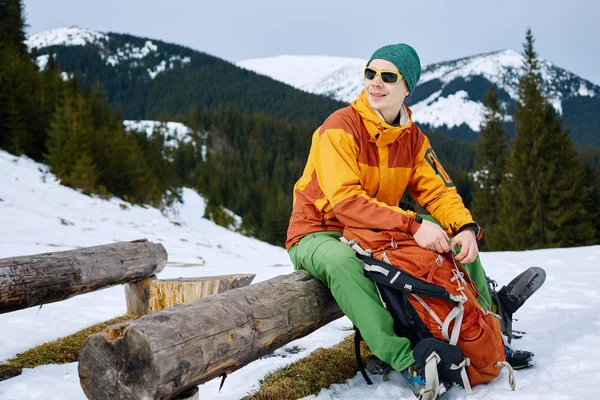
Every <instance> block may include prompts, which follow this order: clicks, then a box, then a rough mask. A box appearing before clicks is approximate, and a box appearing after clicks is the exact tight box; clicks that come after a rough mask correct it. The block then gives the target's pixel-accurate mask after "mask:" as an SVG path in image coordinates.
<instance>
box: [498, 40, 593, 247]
mask: <svg viewBox="0 0 600 400" xmlns="http://www.w3.org/2000/svg"><path fill="white" fill-rule="evenodd" d="M533 43H534V38H533V34H532V33H531V30H528V31H527V34H526V41H525V43H524V46H523V48H524V76H523V78H522V79H521V81H520V83H519V95H520V100H519V101H518V102H517V105H516V114H515V123H516V139H515V140H514V142H513V143H512V157H511V158H510V160H509V162H508V168H507V173H506V174H505V175H504V177H503V178H504V179H503V181H502V183H501V185H500V196H501V203H500V218H501V224H502V231H503V236H502V237H503V242H502V247H503V248H508V249H514V250H520V249H531V248H543V247H561V246H572V245H582V244H587V243H589V241H590V240H591V238H592V237H593V232H592V229H591V223H590V221H589V218H588V216H587V214H586V212H585V207H584V202H585V199H586V197H587V196H586V193H585V190H584V186H583V169H582V167H581V165H580V163H579V160H578V157H577V153H576V152H575V149H574V148H573V145H572V143H571V139H570V137H569V135H568V132H566V131H564V130H562V128H561V124H560V120H559V119H558V117H557V115H556V112H555V111H554V109H553V108H552V106H551V105H550V104H549V102H548V101H547V99H545V98H544V96H543V95H542V93H543V81H542V79H541V77H540V71H539V65H538V59H537V54H536V52H535V50H534V48H533Z"/></svg>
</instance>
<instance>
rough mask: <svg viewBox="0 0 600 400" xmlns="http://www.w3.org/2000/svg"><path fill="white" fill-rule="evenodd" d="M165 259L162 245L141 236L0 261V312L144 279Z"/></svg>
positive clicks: (161, 265)
mask: <svg viewBox="0 0 600 400" xmlns="http://www.w3.org/2000/svg"><path fill="white" fill-rule="evenodd" d="M166 263H167V251H166V250H165V248H164V247H163V246H162V245H161V244H154V243H152V242H148V241H146V240H140V241H134V242H121V243H114V244H108V245H103V246H94V247H86V248H82V249H77V250H70V251H62V252H57V253H45V254H37V255H33V256H23V257H12V258H4V259H0V289H1V290H0V313H5V312H10V311H15V310H19V309H22V308H27V307H32V306H37V305H40V304H46V303H52V302H55V301H59V300H64V299H68V298H69V297H73V296H75V295H78V294H82V293H88V292H93V291H94V290H98V289H102V288H105V287H109V286H113V285H119V284H122V283H126V282H133V281H137V280H140V279H144V278H146V277H148V276H151V275H154V274H157V273H158V272H160V271H162V269H163V268H164V267H165V265H166Z"/></svg>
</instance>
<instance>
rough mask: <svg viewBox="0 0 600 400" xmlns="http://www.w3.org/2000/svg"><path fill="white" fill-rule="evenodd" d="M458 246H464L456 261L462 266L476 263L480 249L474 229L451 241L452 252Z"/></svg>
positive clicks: (460, 234)
mask: <svg viewBox="0 0 600 400" xmlns="http://www.w3.org/2000/svg"><path fill="white" fill-rule="evenodd" d="M417 232H418V231H417ZM456 246H462V248H461V249H460V253H458V254H457V255H456V256H455V257H454V259H455V260H456V261H458V262H459V263H462V264H469V263H472V262H473V261H475V258H476V257H477V254H478V253H479V248H478V247H477V238H476V237H475V231H473V229H465V230H464V231H462V232H461V233H459V234H458V235H456V236H454V237H453V238H452V240H451V241H450V248H451V249H452V251H454V249H455V248H456Z"/></svg>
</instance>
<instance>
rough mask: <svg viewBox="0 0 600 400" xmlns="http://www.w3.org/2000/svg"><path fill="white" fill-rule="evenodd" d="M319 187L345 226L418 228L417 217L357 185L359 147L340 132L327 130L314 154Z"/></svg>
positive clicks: (413, 231) (382, 228)
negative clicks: (374, 196)
mask: <svg viewBox="0 0 600 400" xmlns="http://www.w3.org/2000/svg"><path fill="white" fill-rule="evenodd" d="M314 156H315V160H314V164H315V170H316V174H317V179H318V182H319V186H320V187H321V189H322V190H323V193H324V195H325V197H326V198H327V200H328V202H329V203H330V204H331V205H332V206H333V212H334V213H335V216H336V218H337V219H338V220H339V221H340V222H341V223H343V224H344V225H346V226H348V227H353V228H369V229H381V230H397V229H399V230H401V231H403V232H407V233H411V234H414V233H415V232H416V231H417V229H419V227H420V226H421V224H420V223H419V222H416V221H415V216H416V214H415V213H414V212H410V211H404V210H402V209H401V208H399V207H395V206H390V205H387V204H385V203H383V202H380V201H378V200H377V199H375V198H372V197H370V196H368V195H367V193H366V191H365V190H364V189H363V187H362V185H361V182H360V178H359V177H360V171H359V166H358V146H357V144H356V141H355V140H354V137H353V136H352V134H350V133H348V132H346V131H345V130H343V129H326V130H325V131H324V132H323V133H322V134H321V137H320V140H319V142H318V148H317V149H316V151H315V153H314Z"/></svg>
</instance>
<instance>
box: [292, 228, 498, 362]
mask: <svg viewBox="0 0 600 400" xmlns="http://www.w3.org/2000/svg"><path fill="white" fill-rule="evenodd" d="M340 236H342V234H341V233H339V232H315V233H311V234H308V235H306V236H305V237H303V238H302V239H301V240H300V242H299V243H298V245H294V246H292V248H291V249H290V251H289V254H290V259H291V261H292V264H293V265H294V268H295V269H297V270H299V269H305V270H307V271H308V272H310V274H311V275H312V276H314V277H315V278H317V279H318V280H320V281H321V282H323V283H324V284H325V285H326V286H327V287H328V288H329V290H331V293H332V295H333V297H334V298H335V300H336V301H337V303H338V305H339V307H340V309H341V310H342V312H343V313H344V314H346V316H347V317H348V318H349V319H350V320H351V321H352V323H354V325H356V327H357V328H358V329H359V330H360V333H361V335H362V336H363V338H364V339H365V342H366V343H367V344H368V345H369V348H370V349H371V351H372V352H373V354H375V355H376V356H377V357H379V359H381V360H383V361H385V362H387V363H388V364H390V365H391V366H392V367H393V368H394V369H395V370H396V371H402V370H403V369H405V368H406V367H408V366H409V365H411V364H412V363H413V362H414V359H413V353H412V349H411V347H410V341H409V340H408V339H407V338H404V337H399V336H397V335H396V334H395V332H394V321H393V319H392V316H391V314H390V313H389V312H388V311H387V310H386V309H385V307H383V305H382V303H381V300H380V298H379V294H378V293H377V290H376V288H375V285H374V283H373V281H371V280H370V279H368V278H367V277H365V275H364V273H363V268H362V262H361V261H360V260H359V259H358V258H357V257H356V255H355V253H354V250H352V248H351V247H350V246H348V245H347V244H344V243H342V242H340V241H339V240H338V239H339V237H340ZM467 269H468V270H469V271H468V272H469V274H470V275H471V278H472V279H473V280H474V282H475V284H476V286H477V287H478V289H479V291H480V293H481V295H482V296H481V297H484V298H485V296H487V299H489V298H490V295H489V292H488V289H487V282H486V280H485V273H484V272H483V269H482V267H481V263H480V262H479V257H477V259H476V260H475V262H473V263H471V264H469V265H468V266H467ZM476 279H477V280H476ZM487 299H486V300H485V301H488V303H487V304H491V301H489V300H487ZM479 301H480V303H481V304H482V305H484V301H483V300H482V299H481V298H480V300H479ZM484 307H486V308H487V306H486V305H484Z"/></svg>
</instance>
